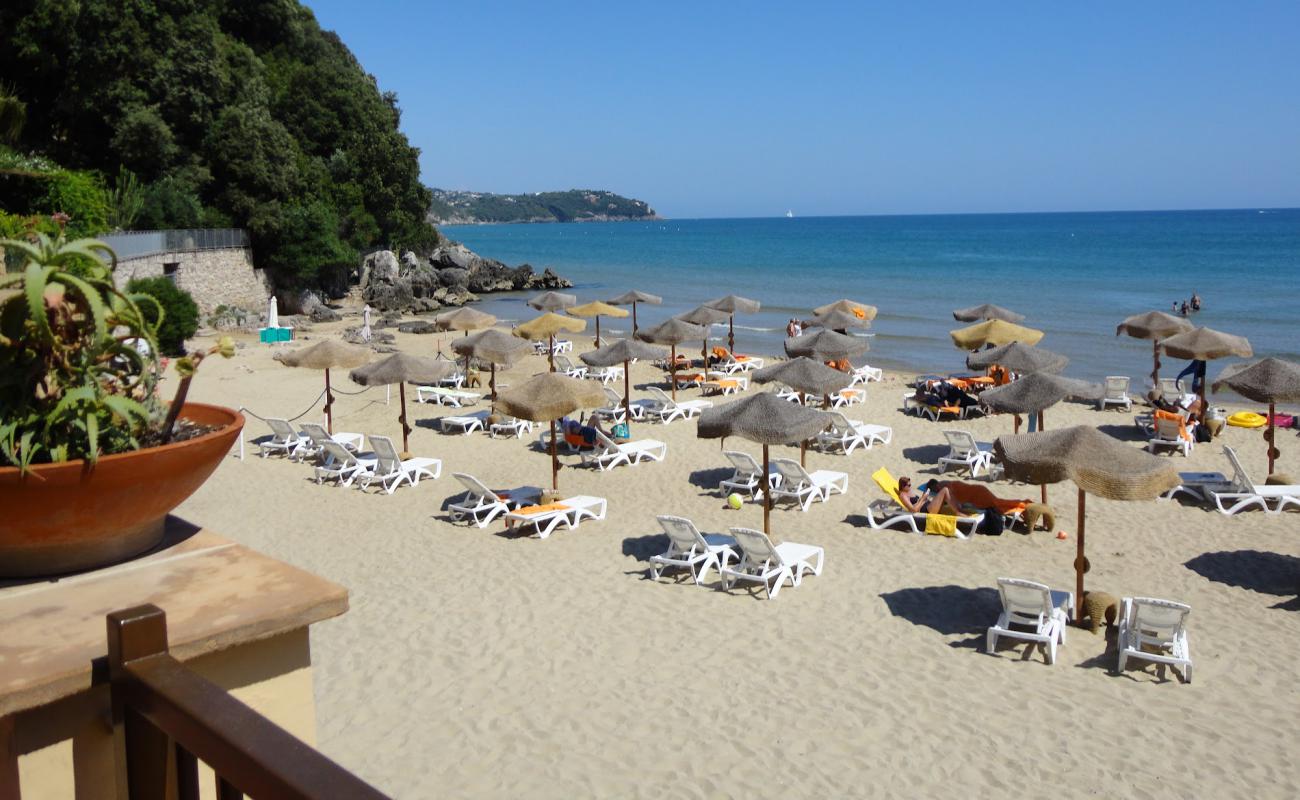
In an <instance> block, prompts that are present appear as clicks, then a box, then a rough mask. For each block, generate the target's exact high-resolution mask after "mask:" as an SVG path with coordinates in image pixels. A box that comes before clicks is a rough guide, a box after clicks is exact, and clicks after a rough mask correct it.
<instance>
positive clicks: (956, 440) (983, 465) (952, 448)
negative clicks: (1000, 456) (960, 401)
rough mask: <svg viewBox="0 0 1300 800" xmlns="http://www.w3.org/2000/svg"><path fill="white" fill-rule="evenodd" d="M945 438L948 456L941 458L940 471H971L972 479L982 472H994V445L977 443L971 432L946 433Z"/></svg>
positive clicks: (944, 433)
mask: <svg viewBox="0 0 1300 800" xmlns="http://www.w3.org/2000/svg"><path fill="white" fill-rule="evenodd" d="M943 438H945V439H947V440H948V455H946V456H940V457H939V469H941V470H947V469H948V468H950V467H957V468H958V469H963V468H964V469H969V470H970V476H971V477H972V478H975V477H978V476H979V474H980V473H981V472H988V473H990V474H991V473H992V472H993V468H994V465H993V445H992V444H989V443H988V442H976V441H975V437H974V436H972V435H971V434H970V431H952V430H949V431H944V432H943Z"/></svg>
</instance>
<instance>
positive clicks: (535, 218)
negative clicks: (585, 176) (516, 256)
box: [429, 189, 657, 224]
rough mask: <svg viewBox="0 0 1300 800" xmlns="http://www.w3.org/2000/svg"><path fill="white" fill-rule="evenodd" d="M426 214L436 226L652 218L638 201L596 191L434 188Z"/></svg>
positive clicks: (651, 209) (652, 212) (644, 203)
mask: <svg viewBox="0 0 1300 800" xmlns="http://www.w3.org/2000/svg"><path fill="white" fill-rule="evenodd" d="M429 215H430V218H431V219H432V220H433V221H434V222H438V223H460V224H464V223H479V222H593V221H604V220H628V219H656V218H657V217H656V215H655V212H654V209H653V208H651V207H650V205H649V204H648V203H646V202H644V201H642V200H633V199H631V198H628V197H623V196H621V195H617V194H614V193H613V192H607V191H603V190H598V189H570V190H569V191H567V192H538V193H536V194H490V193H488V192H461V191H452V190H447V189H434V190H433V202H432V203H431V204H430V206H429Z"/></svg>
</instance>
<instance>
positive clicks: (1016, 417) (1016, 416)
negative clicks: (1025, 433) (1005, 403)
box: [1011, 414, 1020, 433]
mask: <svg viewBox="0 0 1300 800" xmlns="http://www.w3.org/2000/svg"><path fill="white" fill-rule="evenodd" d="M1011 418H1012V419H1013V420H1015V425H1014V427H1013V428H1012V430H1011V432H1012V433H1020V415H1019V414H1012V415H1011Z"/></svg>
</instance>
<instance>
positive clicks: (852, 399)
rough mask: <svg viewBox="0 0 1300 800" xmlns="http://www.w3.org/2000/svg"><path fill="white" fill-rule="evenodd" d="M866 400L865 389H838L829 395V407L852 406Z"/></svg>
mask: <svg viewBox="0 0 1300 800" xmlns="http://www.w3.org/2000/svg"><path fill="white" fill-rule="evenodd" d="M866 400H867V390H866V389H840V390H839V391H838V392H836V393H835V394H833V395H831V408H844V407H845V406H853V405H857V404H858V403H864V402H866Z"/></svg>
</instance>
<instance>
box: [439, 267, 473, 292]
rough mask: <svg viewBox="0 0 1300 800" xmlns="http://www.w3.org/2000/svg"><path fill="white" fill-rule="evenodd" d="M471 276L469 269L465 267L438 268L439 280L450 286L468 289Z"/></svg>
mask: <svg viewBox="0 0 1300 800" xmlns="http://www.w3.org/2000/svg"><path fill="white" fill-rule="evenodd" d="M469 276H470V272H469V270H467V269H464V268H463V267H447V268H446V269H440V270H438V282H439V283H441V284H442V285H443V286H446V287H449V288H455V289H468V288H469Z"/></svg>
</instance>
